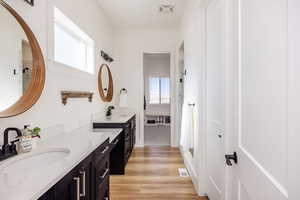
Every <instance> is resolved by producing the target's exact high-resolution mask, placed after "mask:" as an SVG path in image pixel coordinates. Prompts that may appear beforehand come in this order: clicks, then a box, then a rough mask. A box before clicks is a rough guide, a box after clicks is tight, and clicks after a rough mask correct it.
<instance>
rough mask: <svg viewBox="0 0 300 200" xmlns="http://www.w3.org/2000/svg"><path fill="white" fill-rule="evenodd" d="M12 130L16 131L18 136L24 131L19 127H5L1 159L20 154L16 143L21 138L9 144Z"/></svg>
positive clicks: (0, 153)
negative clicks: (9, 135) (9, 134)
mask: <svg viewBox="0 0 300 200" xmlns="http://www.w3.org/2000/svg"><path fill="white" fill-rule="evenodd" d="M12 131H13V132H16V133H17V135H18V137H21V136H22V132H21V130H20V129H18V128H7V129H5V131H4V144H3V146H2V150H1V152H0V161H1V160H5V159H7V158H9V157H12V156H14V155H17V154H18V152H17V146H16V145H15V143H16V142H18V141H19V139H16V140H13V141H11V142H10V143H11V144H9V142H8V133H10V132H12Z"/></svg>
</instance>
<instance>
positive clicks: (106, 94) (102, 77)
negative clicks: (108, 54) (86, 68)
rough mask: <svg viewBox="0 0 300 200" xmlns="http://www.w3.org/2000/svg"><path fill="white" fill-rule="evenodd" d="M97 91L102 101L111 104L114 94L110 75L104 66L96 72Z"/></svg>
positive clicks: (106, 66) (107, 68)
mask: <svg viewBox="0 0 300 200" xmlns="http://www.w3.org/2000/svg"><path fill="white" fill-rule="evenodd" d="M98 90H99V94H100V97H101V99H102V101H104V102H111V100H112V98H113V94H114V85H113V78H112V73H111V71H110V69H109V67H108V65H106V64H102V65H101V67H100V69H99V72H98Z"/></svg>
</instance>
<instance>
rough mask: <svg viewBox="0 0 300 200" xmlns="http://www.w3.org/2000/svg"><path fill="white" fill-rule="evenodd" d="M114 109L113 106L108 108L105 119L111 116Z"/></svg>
mask: <svg viewBox="0 0 300 200" xmlns="http://www.w3.org/2000/svg"><path fill="white" fill-rule="evenodd" d="M113 109H115V107H114V106H108V108H107V111H106V117H109V116H111V111H112V110H113Z"/></svg>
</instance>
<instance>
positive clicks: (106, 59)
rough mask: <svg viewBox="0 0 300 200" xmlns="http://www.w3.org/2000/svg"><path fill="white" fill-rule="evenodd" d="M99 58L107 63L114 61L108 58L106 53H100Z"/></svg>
mask: <svg viewBox="0 0 300 200" xmlns="http://www.w3.org/2000/svg"><path fill="white" fill-rule="evenodd" d="M101 56H102V58H103V59H104V60H105V61H107V62H113V61H114V59H113V58H112V57H110V56H109V55H108V54H107V53H105V52H104V51H101Z"/></svg>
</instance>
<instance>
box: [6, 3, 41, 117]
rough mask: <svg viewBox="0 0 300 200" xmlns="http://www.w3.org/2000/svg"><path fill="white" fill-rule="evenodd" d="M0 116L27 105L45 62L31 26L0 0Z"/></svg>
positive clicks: (35, 98)
mask: <svg viewBox="0 0 300 200" xmlns="http://www.w3.org/2000/svg"><path fill="white" fill-rule="evenodd" d="M0 26H1V27H3V29H1V33H0V35H1V37H0V43H1V46H0V91H1V97H0V118H6V117H12V116H16V115H19V114H21V113H24V112H25V111H27V110H28V109H30V108H31V107H32V106H33V105H34V104H35V103H36V102H37V101H38V99H39V98H40V96H41V94H42V91H43V89H44V85H45V62H44V58H43V54H42V51H41V48H40V46H39V44H38V41H37V39H36V38H35V36H34V34H33V32H32V31H31V29H30V27H29V26H28V25H27V24H26V22H25V21H24V20H23V19H22V17H21V16H20V15H19V14H18V13H17V12H16V11H15V10H14V9H13V8H11V7H10V6H9V5H8V4H7V3H5V2H4V1H3V0H0Z"/></svg>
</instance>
